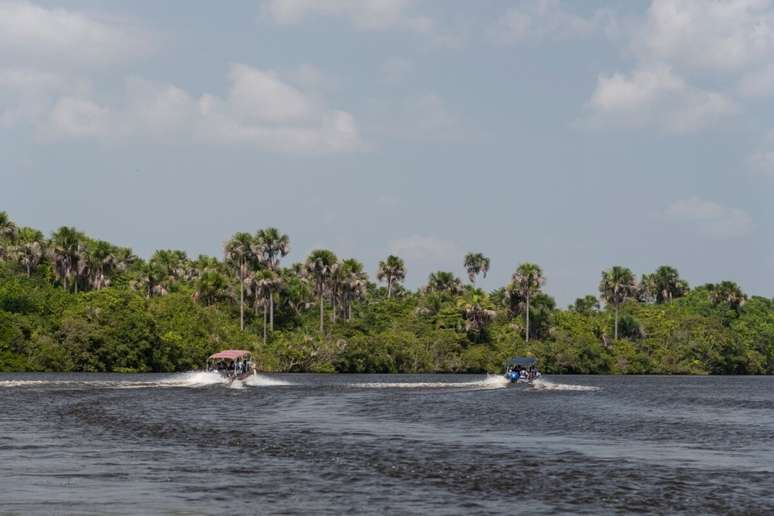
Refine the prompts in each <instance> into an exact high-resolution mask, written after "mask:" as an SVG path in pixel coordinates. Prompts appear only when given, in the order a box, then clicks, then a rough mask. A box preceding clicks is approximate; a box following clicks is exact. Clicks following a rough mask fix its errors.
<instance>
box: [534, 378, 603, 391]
mask: <svg viewBox="0 0 774 516" xmlns="http://www.w3.org/2000/svg"><path fill="white" fill-rule="evenodd" d="M532 388H533V389H535V390H538V391H598V390H599V387H594V386H592V385H573V384H567V383H553V382H549V381H548V380H543V379H541V378H538V379H537V380H535V381H533V382H532Z"/></svg>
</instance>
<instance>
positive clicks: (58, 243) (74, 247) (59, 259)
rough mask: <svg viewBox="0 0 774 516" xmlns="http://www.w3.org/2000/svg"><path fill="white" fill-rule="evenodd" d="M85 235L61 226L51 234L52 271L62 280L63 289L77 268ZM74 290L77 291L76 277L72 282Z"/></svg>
mask: <svg viewBox="0 0 774 516" xmlns="http://www.w3.org/2000/svg"><path fill="white" fill-rule="evenodd" d="M85 239H86V237H85V235H83V233H81V232H80V231H78V230H76V229H75V228H72V227H66V226H62V227H61V228H59V229H58V230H56V231H55V232H54V234H53V235H51V244H52V246H51V248H50V253H51V258H52V261H53V264H54V273H55V274H56V276H57V277H58V278H59V280H60V281H61V282H62V286H63V287H64V289H65V290H69V289H68V280H69V279H71V278H72V276H73V274H74V273H77V271H78V270H79V261H80V259H81V257H82V255H83V243H82V242H83V241H84V240H85ZM73 286H74V289H75V292H78V278H77V277H76V278H75V281H74V282H73Z"/></svg>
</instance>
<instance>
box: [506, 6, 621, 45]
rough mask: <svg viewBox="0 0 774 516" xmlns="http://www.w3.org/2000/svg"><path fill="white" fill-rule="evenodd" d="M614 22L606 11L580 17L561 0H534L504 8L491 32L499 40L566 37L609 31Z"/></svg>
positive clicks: (517, 41) (562, 38)
mask: <svg viewBox="0 0 774 516" xmlns="http://www.w3.org/2000/svg"><path fill="white" fill-rule="evenodd" d="M615 23H616V20H615V17H614V16H613V15H612V13H611V12H609V11H607V10H603V9H600V10H597V11H596V12H595V13H594V14H593V15H592V16H590V17H583V16H580V15H577V14H574V13H573V12H571V11H569V10H567V9H566V8H565V7H564V5H563V4H562V3H561V1H560V0H536V1H533V2H527V3H522V4H521V5H520V6H519V7H512V8H510V9H508V10H506V11H505V12H504V13H503V15H502V17H501V18H500V19H499V21H498V22H497V26H496V28H495V29H494V31H493V34H492V35H493V38H494V39H495V41H497V42H499V43H520V42H524V41H540V40H546V39H550V40H567V39H574V38H578V37H585V36H588V35H590V34H592V33H594V32H597V31H600V30H601V31H609V30H612V29H613V26H614V25H615Z"/></svg>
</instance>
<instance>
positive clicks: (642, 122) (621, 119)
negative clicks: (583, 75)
mask: <svg viewBox="0 0 774 516" xmlns="http://www.w3.org/2000/svg"><path fill="white" fill-rule="evenodd" d="M588 107H589V111H590V113H589V117H588V119H587V122H588V124H589V125H590V126H592V127H604V126H615V127H647V126H655V127H659V128H661V129H663V130H665V131H670V132H688V131H694V130H697V129H702V128H704V127H707V126H712V125H714V124H716V123H718V122H719V121H721V120H723V119H724V118H726V117H728V116H731V115H734V114H736V113H737V112H738V110H739V107H738V106H737V104H736V103H735V102H734V101H733V100H732V99H731V98H729V97H728V96H726V95H723V94H722V93H718V92H713V91H705V90H701V89H699V88H695V87H693V86H690V85H688V84H687V83H686V82H685V81H684V80H683V79H682V78H680V77H678V76H676V75H675V74H674V73H673V72H672V70H671V69H670V67H668V66H666V65H657V66H652V67H642V68H637V69H635V70H634V71H633V72H632V73H630V74H621V73H615V74H612V75H600V76H599V78H598V79H597V87H596V89H595V90H594V93H593V94H592V96H591V100H590V101H589V105H588Z"/></svg>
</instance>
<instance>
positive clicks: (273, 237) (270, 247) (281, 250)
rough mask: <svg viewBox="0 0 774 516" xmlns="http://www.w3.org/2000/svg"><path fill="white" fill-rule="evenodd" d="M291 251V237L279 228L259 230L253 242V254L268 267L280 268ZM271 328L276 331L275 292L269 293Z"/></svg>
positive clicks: (272, 268) (275, 269)
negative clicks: (281, 260) (280, 263)
mask: <svg viewBox="0 0 774 516" xmlns="http://www.w3.org/2000/svg"><path fill="white" fill-rule="evenodd" d="M289 252H290V238H289V237H288V236H287V235H286V234H284V233H281V232H280V231H279V230H278V229H277V228H266V229H262V230H260V231H258V233H256V235H255V240H254V243H253V254H255V256H256V257H257V258H258V260H259V261H260V262H261V263H262V264H263V265H264V266H265V267H267V268H269V269H271V270H274V271H277V270H279V262H280V259H281V258H283V257H285V256H287V255H288V253H289ZM269 328H270V329H271V331H274V292H272V293H271V294H270V295H269Z"/></svg>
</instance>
